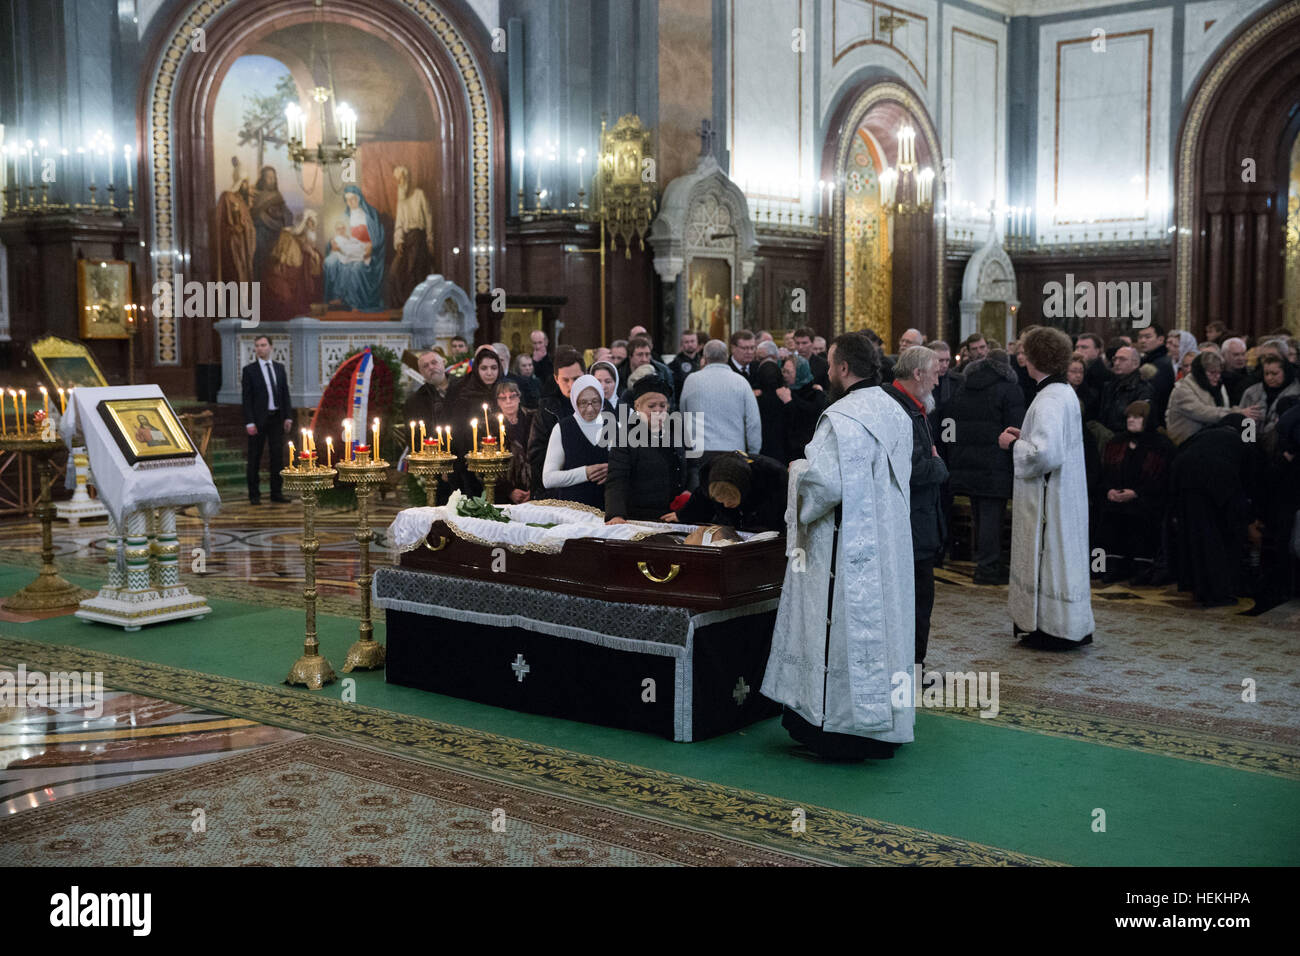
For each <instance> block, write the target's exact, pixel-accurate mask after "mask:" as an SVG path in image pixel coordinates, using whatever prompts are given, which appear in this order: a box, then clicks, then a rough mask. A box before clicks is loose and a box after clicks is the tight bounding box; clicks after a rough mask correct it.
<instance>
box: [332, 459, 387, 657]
mask: <svg viewBox="0 0 1300 956" xmlns="http://www.w3.org/2000/svg"><path fill="white" fill-rule="evenodd" d="M338 473H339V481H343V482H347V483H348V484H350V485H353V486H354V487H355V490H356V493H357V531H356V538H357V544H358V545H359V546H360V548H361V573H360V575H358V576H357V586H358V587H359V588H360V590H361V627H360V637H359V638H358V639H357V641H356V643H354V644H353V645H352V646H351V647H350V648H348V656H347V659H346V660H345V661H344V662H343V673H345V674H347V673H350V672H351V671H354V670H377V669H378V668H380V667H383V666H384V653H385V652H384V645H383V644H380V643H379V642H378V641H376V640H375V637H374V632H375V626H374V624H373V623H371V620H370V580H371V574H370V542H371V540H372V539H373V538H374V536H375V534H374V532H373V531H371V530H370V509H369V504H370V493H371V492H372V491H374V489H375V488H377V487H378V486H379V485H381V484H383V482H384V481H385V480H386V479H387V477H388V462H386V461H370V460H369V459H361V460H354V461H341V462H339V464H338Z"/></svg>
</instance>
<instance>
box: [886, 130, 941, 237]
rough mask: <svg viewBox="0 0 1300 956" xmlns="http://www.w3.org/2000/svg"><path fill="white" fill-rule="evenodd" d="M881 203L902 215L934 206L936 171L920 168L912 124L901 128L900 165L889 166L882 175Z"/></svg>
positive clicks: (899, 140)
mask: <svg viewBox="0 0 1300 956" xmlns="http://www.w3.org/2000/svg"><path fill="white" fill-rule="evenodd" d="M880 204H881V205H882V206H884V207H885V209H886V210H887V211H888V212H889V213H891V214H893V215H899V216H910V215H914V214H916V213H929V212H930V211H931V210H932V209H933V208H934V170H933V169H931V168H930V167H929V166H925V167H921V168H919V169H918V168H917V163H916V130H914V129H912V127H911V126H904V127H902V128H901V129H900V130H899V131H898V163H897V168H890V167H888V166H887V167H885V170H884V172H882V173H881V174H880Z"/></svg>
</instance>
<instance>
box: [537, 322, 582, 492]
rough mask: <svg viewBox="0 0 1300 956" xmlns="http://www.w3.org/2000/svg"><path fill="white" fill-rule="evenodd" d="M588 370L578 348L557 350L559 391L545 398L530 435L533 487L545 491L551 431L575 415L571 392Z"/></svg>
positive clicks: (563, 346) (561, 347)
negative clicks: (543, 468)
mask: <svg viewBox="0 0 1300 956" xmlns="http://www.w3.org/2000/svg"><path fill="white" fill-rule="evenodd" d="M584 371H585V369H583V367H582V359H581V358H580V357H579V355H578V351H577V349H574V348H572V347H570V346H568V345H561V346H560V347H559V348H558V349H556V351H555V378H554V379H553V381H554V382H555V391H553V392H552V393H551V394H550V395H543V396H542V400H541V401H540V402H539V403H538V405H537V414H535V415H534V416H533V427H532V430H531V431H530V432H529V433H528V467H529V469H531V471H532V482H533V484H532V487H533V488H537V489H543V488H545V483H544V482H543V481H542V466H543V465H545V464H546V445H547V443H548V442H550V440H551V429H552V428H554V427H555V426H556V425H557V424H559V422H560V419H562V418H568V417H569V416H570V415H572V414H573V403H572V402H570V401H569V390H570V389H571V388H573V383H574V382H576V381H577V380H578V379H579V378H580V377H581V375H582V373H583V372H584Z"/></svg>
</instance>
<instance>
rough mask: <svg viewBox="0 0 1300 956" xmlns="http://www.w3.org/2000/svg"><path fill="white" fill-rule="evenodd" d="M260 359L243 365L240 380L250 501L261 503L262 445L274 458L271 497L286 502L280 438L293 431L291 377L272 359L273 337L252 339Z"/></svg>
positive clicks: (255, 503)
mask: <svg viewBox="0 0 1300 956" xmlns="http://www.w3.org/2000/svg"><path fill="white" fill-rule="evenodd" d="M253 348H254V349H255V350H256V351H257V358H256V359H255V360H253V361H252V362H250V363H249V364H247V365H245V366H244V370H243V379H242V382H241V385H242V389H243V395H244V429H245V430H246V431H247V432H248V503H249V504H253V505H260V504H261V503H262V492H261V487H260V485H261V475H260V473H261V470H262V446H263V445H264V444H265V445H267V446H268V452H269V454H270V458H271V500H272V501H275V502H287V501H288V500H289V499H288V498H286V497H285V496H284V495H283V494H281V492H280V469H282V468H283V467H284V444H283V443H282V442H281V437H282V436H283V435H287V434H289V433H290V432H292V431H293V409H292V408H291V407H290V405H289V376H288V374H287V373H286V372H285V370H284V366H283V365H281V364H280V363H279V362H272V361H271V338H270V336H267V335H259V336H258V337H257V338H256V339H255V340H254V342H253Z"/></svg>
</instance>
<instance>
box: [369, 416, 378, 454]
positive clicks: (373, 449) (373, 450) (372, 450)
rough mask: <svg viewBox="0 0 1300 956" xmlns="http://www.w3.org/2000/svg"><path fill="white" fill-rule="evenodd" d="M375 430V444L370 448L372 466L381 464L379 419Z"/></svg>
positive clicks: (376, 420) (376, 421)
mask: <svg viewBox="0 0 1300 956" xmlns="http://www.w3.org/2000/svg"><path fill="white" fill-rule="evenodd" d="M373 428H374V432H375V443H374V445H372V446H371V448H370V462H371V464H375V465H377V464H379V419H378V418H376V419H375V424H374V426H373Z"/></svg>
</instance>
